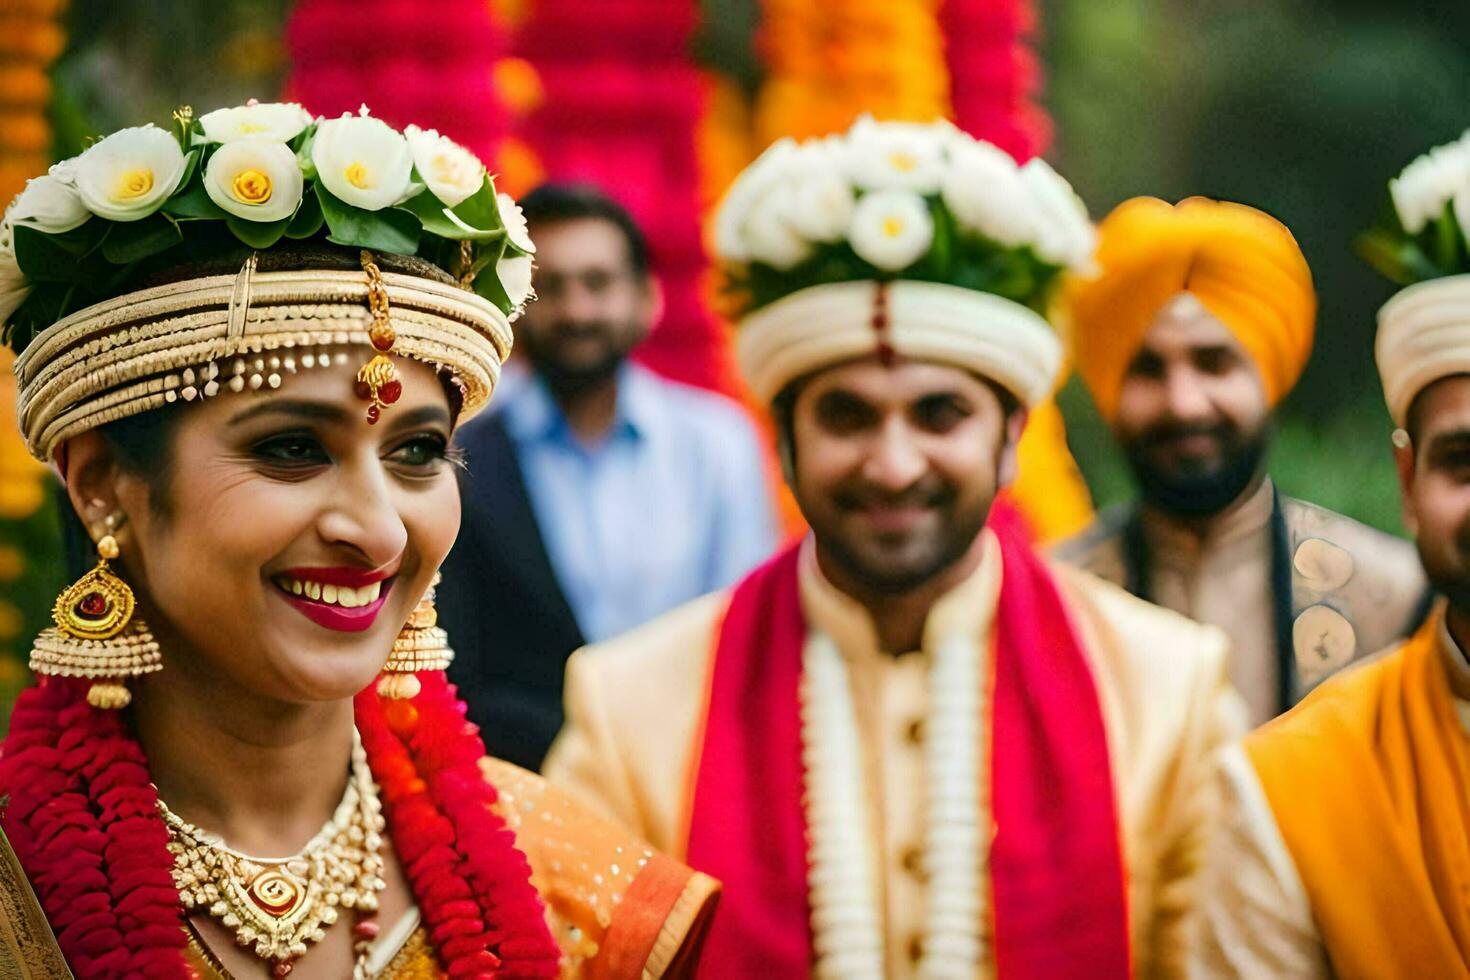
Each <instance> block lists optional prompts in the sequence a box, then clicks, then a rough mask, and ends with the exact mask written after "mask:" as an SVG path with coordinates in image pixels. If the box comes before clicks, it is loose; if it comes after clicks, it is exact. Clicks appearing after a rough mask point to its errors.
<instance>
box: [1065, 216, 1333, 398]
mask: <svg viewBox="0 0 1470 980" xmlns="http://www.w3.org/2000/svg"><path fill="white" fill-rule="evenodd" d="M1097 264H1098V266H1099V267H1100V270H1101V271H1100V272H1099V274H1098V275H1097V276H1096V277H1094V278H1090V279H1078V280H1073V281H1072V282H1070V283H1069V284H1068V288H1067V303H1068V306H1069V311H1068V312H1069V315H1070V318H1071V341H1072V351H1073V360H1074V363H1075V364H1076V365H1077V371H1078V373H1080V374H1081V375H1082V380H1083V381H1085V382H1086V383H1087V387H1088V388H1089V389H1090V390H1091V392H1092V398H1093V400H1094V401H1095V402H1096V403H1097V407H1098V410H1099V411H1101V412H1102V414H1103V416H1104V417H1105V418H1108V419H1112V418H1113V416H1114V414H1115V413H1116V411H1117V407H1118V391H1119V388H1120V387H1121V386H1122V384H1123V375H1124V373H1125V372H1126V371H1127V370H1128V365H1129V363H1130V362H1131V361H1132V360H1133V357H1134V355H1135V354H1137V353H1138V349H1139V347H1140V346H1141V345H1142V343H1143V338H1144V335H1145V334H1146V333H1147V332H1148V329H1149V327H1150V325H1152V323H1153V322H1154V318H1155V317H1156V316H1158V313H1159V311H1160V310H1162V309H1163V308H1164V306H1165V305H1166V304H1167V303H1168V302H1169V301H1170V300H1171V299H1173V298H1174V297H1176V296H1178V295H1179V294H1180V293H1183V292H1189V293H1192V294H1193V295H1194V297H1195V298H1196V299H1198V300H1199V301H1200V303H1201V304H1202V305H1203V306H1204V307H1205V309H1207V310H1209V311H1210V313H1212V314H1214V315H1215V316H1216V317H1217V318H1219V319H1220V320H1221V321H1222V322H1223V323H1224V324H1225V325H1226V326H1227V327H1229V328H1230V331H1231V333H1233V334H1234V335H1235V338H1236V339H1237V340H1238V341H1239V342H1240V345H1241V346H1242V347H1243V348H1245V351H1246V353H1247V354H1248V355H1249V356H1250V358H1251V360H1252V361H1254V362H1255V365H1256V367H1257V369H1258V370H1259V371H1260V373H1261V381H1262V382H1263V383H1264V385H1265V388H1266V397H1267V399H1269V401H1270V403H1271V404H1272V405H1275V404H1276V403H1277V402H1279V401H1280V400H1281V399H1282V398H1283V397H1284V396H1285V395H1286V393H1287V392H1289V391H1290V390H1291V388H1292V385H1294V384H1296V381H1297V378H1299V377H1300V376H1301V373H1302V369H1303V368H1304V367H1306V364H1307V357H1308V355H1310V354H1311V352H1312V331H1313V324H1314V322H1315V319H1316V315H1317V296H1316V293H1315V292H1314V291H1313V290H1312V273H1311V270H1310V269H1308V268H1307V260H1306V258H1305V257H1304V256H1303V255H1302V251H1301V249H1300V248H1299V247H1298V246H1297V243H1296V239H1294V238H1293V237H1292V236H1291V232H1289V231H1287V230H1286V226H1285V225H1283V224H1282V223H1281V222H1279V221H1277V220H1276V219H1275V218H1273V217H1271V216H1270V215H1268V214H1266V213H1264V212H1262V211H1257V210H1256V209H1255V208H1250V207H1246V206H1245V205H1243V204H1231V203H1230V202H1228V201H1212V200H1210V199H1208V198H1203V197H1192V198H1189V199H1188V200H1185V201H1181V202H1180V203H1179V204H1176V205H1170V204H1167V203H1165V202H1164V201H1160V200H1159V199H1158V198H1153V197H1135V198H1134V199H1132V200H1131V201H1124V202H1123V203H1122V204H1120V205H1118V207H1117V208H1116V209H1114V211H1113V213H1112V214H1110V215H1108V217H1107V219H1106V220H1105V221H1103V223H1102V224H1101V225H1099V226H1098V248H1097Z"/></svg>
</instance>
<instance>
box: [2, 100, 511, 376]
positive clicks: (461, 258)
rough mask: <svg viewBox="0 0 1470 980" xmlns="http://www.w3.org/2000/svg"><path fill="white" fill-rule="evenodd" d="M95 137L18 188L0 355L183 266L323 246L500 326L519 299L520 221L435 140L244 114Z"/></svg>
mask: <svg viewBox="0 0 1470 980" xmlns="http://www.w3.org/2000/svg"><path fill="white" fill-rule="evenodd" d="M174 123H175V125H174V128H173V130H172V131H170V130H168V129H160V128H158V127H156V126H152V125H148V126H137V127H133V128H130V129H123V130H120V131H118V132H116V133H113V134H112V135H110V136H107V137H105V138H103V139H101V140H99V141H97V142H96V143H94V144H93V145H92V146H90V147H89V148H88V149H87V150H86V151H85V152H83V153H82V154H80V155H79V156H77V157H75V158H73V159H70V160H66V161H63V162H62V163H59V164H57V165H56V166H54V167H52V168H51V171H50V173H48V174H46V175H45V176H41V177H37V178H35V179H34V180H32V181H30V183H29V184H28V185H27V187H26V189H25V190H24V191H23V192H22V193H21V194H20V195H19V196H18V197H17V198H16V199H15V200H14V201H13V202H12V203H11V205H10V207H9V208H8V209H7V210H6V212H5V215H4V218H3V220H0V339H3V340H5V341H6V342H8V343H9V344H10V345H11V346H12V347H14V348H15V349H16V350H17V351H19V350H23V349H24V348H25V347H26V345H27V343H28V342H29V339H30V338H31V337H32V336H33V335H34V334H35V333H37V332H38V331H40V330H42V329H44V328H45V327H47V326H49V325H50V324H52V323H55V322H56V321H58V320H60V319H61V318H62V317H64V316H66V315H67V314H68V313H71V312H74V311H76V310H79V309H82V308H83V307H86V306H90V305H91V304H94V303H97V302H100V301H102V300H105V299H109V298H111V297H113V296H116V295H118V294H120V293H121V292H124V291H126V289H127V288H128V284H129V283H132V282H136V281H138V280H139V279H140V278H143V277H146V276H147V275H149V274H150V273H152V272H155V271H158V270H162V269H166V268H169V267H171V266H175V265H179V264H181V263H185V262H198V261H203V260H208V259H214V258H225V257H229V256H231V255H233V254H235V253H238V254H239V255H240V256H241V257H242V258H243V256H245V255H248V254H249V252H250V251H252V250H259V249H267V248H270V247H271V246H273V245H275V244H276V243H277V242H279V241H281V240H282V239H295V240H301V241H314V240H320V241H325V242H330V243H333V244H337V245H345V246H351V247H354V248H360V249H368V250H372V251H379V252H388V253H394V254H398V255H414V256H419V257H421V258H423V259H426V260H428V261H429V262H432V263H434V264H435V265H437V266H439V267H440V268H442V269H444V270H445V271H447V272H449V273H450V274H451V275H453V276H455V277H456V278H458V279H459V280H460V281H461V282H462V283H464V284H466V285H468V286H470V287H471V288H473V289H474V290H475V292H477V293H479V294H480V295H481V296H483V297H484V298H485V299H487V300H489V301H490V302H491V303H493V304H494V305H495V306H497V307H498V308H499V309H500V310H501V311H502V312H503V313H505V314H506V315H507V316H511V317H514V316H515V314H516V313H517V312H519V310H520V308H521V307H522V306H523V305H524V304H525V302H526V300H527V299H528V298H529V295H530V277H529V275H527V274H526V273H527V271H528V269H529V266H530V261H531V260H530V255H531V253H532V251H533V250H534V247H533V246H532V245H531V243H530V239H529V238H528V237H527V236H526V235H525V234H524V221H523V219H521V218H520V212H519V209H518V208H516V207H515V203H514V202H513V201H511V200H510V198H508V197H506V196H505V195H503V194H501V195H497V193H496V191H495V185H494V182H493V180H492V179H491V177H490V175H489V174H487V173H486V171H485V167H484V165H483V164H482V163H481V162H480V161H479V160H478V159H477V158H476V157H475V155H474V154H473V153H471V152H470V151H469V150H467V149H465V148H464V147H462V146H460V145H458V144H456V143H454V142H453V141H452V140H450V139H448V138H447V137H444V136H441V135H440V134H439V133H437V132H435V131H434V130H420V129H418V128H417V127H413V126H410V127H409V128H408V130H407V131H406V132H399V131H398V130H396V129H394V128H393V127H391V126H389V125H388V124H387V123H385V122H383V121H382V120H380V119H375V118H373V117H372V116H371V115H370V114H369V113H368V110H367V107H366V106H364V107H363V108H362V109H361V110H360V111H359V113H358V114H357V115H343V116H341V117H340V118H337V119H318V118H313V117H312V116H311V114H310V113H308V112H307V111H306V110H305V109H303V108H302V107H301V106H299V105H296V104H294V103H274V104H261V103H254V102H252V103H250V104H247V105H243V106H235V107H233V108H227V109H218V110H215V111H214V112H209V113H206V114H204V115H203V116H200V117H198V118H195V117H194V115H193V114H192V112H191V111H190V110H188V109H181V110H180V111H179V112H177V113H175V115H174Z"/></svg>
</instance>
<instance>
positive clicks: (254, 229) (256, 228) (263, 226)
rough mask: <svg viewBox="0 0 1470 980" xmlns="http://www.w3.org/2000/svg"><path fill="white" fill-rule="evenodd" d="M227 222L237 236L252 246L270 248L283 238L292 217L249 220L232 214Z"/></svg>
mask: <svg viewBox="0 0 1470 980" xmlns="http://www.w3.org/2000/svg"><path fill="white" fill-rule="evenodd" d="M225 224H226V225H227V226H228V227H229V229H230V231H231V232H232V233H233V234H234V236H235V237H236V238H238V239H240V241H242V242H244V243H245V244H246V245H249V246H250V247H251V248H270V247H271V246H272V245H274V244H275V243H276V242H278V241H280V240H281V236H282V235H284V234H285V233H286V227H287V226H288V225H290V224H291V219H290V218H282V219H281V220H280V221H249V220H247V219H245V218H237V217H236V216H235V215H233V214H232V215H230V216H229V217H228V218H226V219H225Z"/></svg>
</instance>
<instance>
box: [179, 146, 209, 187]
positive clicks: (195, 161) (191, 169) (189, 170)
mask: <svg viewBox="0 0 1470 980" xmlns="http://www.w3.org/2000/svg"><path fill="white" fill-rule="evenodd" d="M203 154H204V151H203V150H202V149H199V148H197V147H196V148H195V149H192V150H190V151H189V152H188V153H186V154H184V173H183V175H182V176H180V177H179V182H178V183H177V184H175V185H174V191H175V192H177V191H178V189H179V188H180V187H188V186H189V181H191V180H193V179H194V173H195V171H197V170H198V169H199V164H200V162H201V160H200V157H201V156H203Z"/></svg>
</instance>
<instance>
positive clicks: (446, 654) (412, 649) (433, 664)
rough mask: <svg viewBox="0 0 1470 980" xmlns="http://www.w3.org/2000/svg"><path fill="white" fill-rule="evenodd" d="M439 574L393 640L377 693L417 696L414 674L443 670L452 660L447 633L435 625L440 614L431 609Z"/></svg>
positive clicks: (392, 697) (394, 697) (396, 698)
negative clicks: (423, 671)
mask: <svg viewBox="0 0 1470 980" xmlns="http://www.w3.org/2000/svg"><path fill="white" fill-rule="evenodd" d="M438 584H439V573H438V572H435V573H434V581H432V582H430V583H429V591H427V592H425V593H424V597H423V598H422V599H420V600H419V603H418V605H416V606H414V607H413V612H412V614H410V615H409V617H408V622H407V623H405V624H404V626H403V629H402V631H400V632H399V634H398V636H397V637H396V638H395V639H394V640H393V652H392V653H391V654H389V656H388V662H387V663H385V664H384V665H383V679H382V680H380V681H378V693H379V694H380V695H382V696H383V697H385V698H388V699H390V700H393V701H403V700H407V699H408V698H412V697H416V696H417V695H418V693H419V691H420V690H421V689H422V687H421V685H420V684H419V679H418V678H417V677H415V676H414V675H415V674H417V673H418V672H419V671H421V670H443V669H445V668H446V667H448V666H449V664H450V662H451V661H453V660H454V651H453V650H451V649H450V647H449V634H448V633H445V632H444V630H443V629H442V628H441V627H440V626H439V625H438V624H439V613H438V612H437V611H436V610H435V609H434V586H436V585H438Z"/></svg>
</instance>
